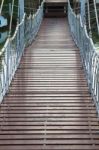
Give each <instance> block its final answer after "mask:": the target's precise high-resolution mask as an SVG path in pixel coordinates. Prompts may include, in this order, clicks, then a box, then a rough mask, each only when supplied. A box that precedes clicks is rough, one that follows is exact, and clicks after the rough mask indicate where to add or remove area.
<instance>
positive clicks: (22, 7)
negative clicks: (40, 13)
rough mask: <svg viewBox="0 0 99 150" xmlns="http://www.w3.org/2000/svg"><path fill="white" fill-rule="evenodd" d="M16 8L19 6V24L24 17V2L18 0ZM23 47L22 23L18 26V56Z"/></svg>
mask: <svg viewBox="0 0 99 150" xmlns="http://www.w3.org/2000/svg"><path fill="white" fill-rule="evenodd" d="M18 6H19V7H18V18H19V23H20V22H21V21H22V19H23V16H24V0H19V1H18ZM17 42H18V41H17ZM23 47H24V23H23V24H22V25H21V26H20V29H19V47H18V51H19V55H21V54H22V51H23ZM19 57H20V56H19ZM19 59H20V58H19ZM18 61H20V60H18Z"/></svg>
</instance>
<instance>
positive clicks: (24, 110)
mask: <svg viewBox="0 0 99 150" xmlns="http://www.w3.org/2000/svg"><path fill="white" fill-rule="evenodd" d="M98 121H99V120H98V118H97V115H96V109H95V106H94V103H93V101H92V98H91V96H90V94H89V91H88V86H87V82H86V79H85V75H84V70H83V67H82V64H81V60H80V54H79V50H78V48H77V47H76V45H75V44H74V42H73V40H72V37H71V34H70V31H69V28H68V24H67V22H66V20H65V19H62V18H60V19H58V18H56V19H54V18H53V19H44V21H43V23H42V26H41V29H40V31H39V33H38V36H37V37H36V40H35V41H34V43H33V44H32V45H31V46H30V47H29V48H27V49H26V50H25V53H24V56H23V57H22V60H21V64H20V66H19V68H18V70H17V71H16V74H15V77H14V79H13V81H12V84H11V86H10V90H9V93H8V95H7V96H5V98H4V101H3V103H2V104H1V107H0V150H99V123H98Z"/></svg>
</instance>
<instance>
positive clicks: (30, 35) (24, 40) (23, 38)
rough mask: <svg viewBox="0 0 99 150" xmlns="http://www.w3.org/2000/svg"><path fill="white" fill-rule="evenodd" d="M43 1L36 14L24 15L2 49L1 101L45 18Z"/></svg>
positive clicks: (0, 63)
mask: <svg viewBox="0 0 99 150" xmlns="http://www.w3.org/2000/svg"><path fill="white" fill-rule="evenodd" d="M43 4H44V1H42V3H41V5H40V6H39V9H38V10H37V12H36V13H35V15H30V16H29V17H26V15H25V14H24V17H23V19H22V21H21V23H20V24H17V27H16V30H15V33H14V35H13V37H11V38H10V37H8V39H7V41H6V43H5V45H4V47H3V48H2V50H1V51H0V102H1V101H2V100H3V97H4V95H5V94H6V93H7V92H8V90H9V85H10V83H11V81H12V79H13V77H14V74H15V71H16V70H17V67H18V65H19V63H20V60H21V57H22V55H23V54H24V49H25V47H26V46H28V45H29V44H31V42H32V41H33V39H34V38H35V36H36V35H37V32H38V30H39V27H40V24H41V22H42V19H43Z"/></svg>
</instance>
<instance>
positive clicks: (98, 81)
mask: <svg viewBox="0 0 99 150" xmlns="http://www.w3.org/2000/svg"><path fill="white" fill-rule="evenodd" d="M68 20H69V25H70V29H71V33H72V36H73V39H74V41H75V43H76V44H77V46H78V47H79V49H80V55H81V60H82V63H83V66H84V69H85V73H86V79H87V81H88V86H89V90H90V94H91V95H92V97H93V100H94V102H95V104H96V108H97V112H98V114H99V55H98V54H97V52H96V48H95V46H94V43H93V41H92V39H91V38H90V37H89V36H88V33H87V29H86V25H83V24H82V20H81V16H76V15H75V13H74V12H73V10H72V8H71V6H70V2H69V0H68Z"/></svg>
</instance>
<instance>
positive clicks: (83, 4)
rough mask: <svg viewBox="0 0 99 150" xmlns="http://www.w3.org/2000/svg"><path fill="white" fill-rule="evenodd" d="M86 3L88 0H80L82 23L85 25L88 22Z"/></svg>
mask: <svg viewBox="0 0 99 150" xmlns="http://www.w3.org/2000/svg"><path fill="white" fill-rule="evenodd" d="M85 5H86V0H80V6H81V7H80V14H81V18H82V23H83V25H84V24H85V23H86V20H85V15H86V14H85Z"/></svg>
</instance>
